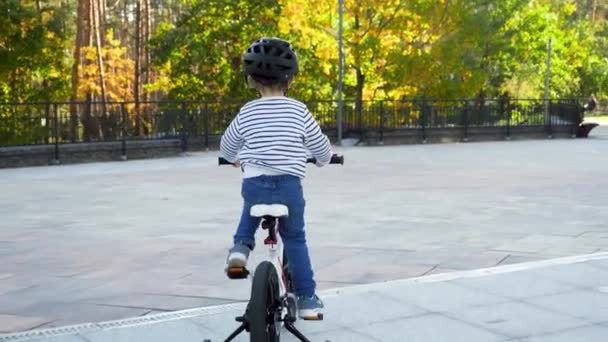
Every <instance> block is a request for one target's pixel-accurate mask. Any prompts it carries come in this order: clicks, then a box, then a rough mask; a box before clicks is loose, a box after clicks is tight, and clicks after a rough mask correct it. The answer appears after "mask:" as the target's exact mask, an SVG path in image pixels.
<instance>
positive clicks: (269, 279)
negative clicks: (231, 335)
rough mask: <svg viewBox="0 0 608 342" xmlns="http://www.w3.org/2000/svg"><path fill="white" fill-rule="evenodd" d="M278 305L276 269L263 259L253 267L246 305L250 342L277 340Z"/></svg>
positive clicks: (275, 341)
mask: <svg viewBox="0 0 608 342" xmlns="http://www.w3.org/2000/svg"><path fill="white" fill-rule="evenodd" d="M280 306H281V305H280V293H279V277H278V276H277V271H276V269H275V268H274V265H273V264H272V263H271V262H269V261H263V262H262V263H260V264H259V265H258V267H257V268H256V269H255V273H254V275H253V285H252V287H251V299H250V300H249V305H248V306H247V320H248V321H249V336H250V338H251V340H250V341H251V342H279V339H280V332H281V323H280V318H281V310H280Z"/></svg>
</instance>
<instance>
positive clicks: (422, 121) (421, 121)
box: [420, 97, 427, 144]
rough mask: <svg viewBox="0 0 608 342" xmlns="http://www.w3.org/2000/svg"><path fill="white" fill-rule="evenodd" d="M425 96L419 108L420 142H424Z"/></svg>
mask: <svg viewBox="0 0 608 342" xmlns="http://www.w3.org/2000/svg"><path fill="white" fill-rule="evenodd" d="M426 107H427V105H426V97H423V98H422V108H421V109H420V126H421V128H422V143H423V144H426V138H427V136H426V119H427V117H426Z"/></svg>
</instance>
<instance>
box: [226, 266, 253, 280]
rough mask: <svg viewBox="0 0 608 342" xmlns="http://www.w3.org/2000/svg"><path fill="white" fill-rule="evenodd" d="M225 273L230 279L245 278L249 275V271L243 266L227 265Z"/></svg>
mask: <svg viewBox="0 0 608 342" xmlns="http://www.w3.org/2000/svg"><path fill="white" fill-rule="evenodd" d="M226 274H227V275H228V278H230V279H245V278H247V277H248V276H249V271H248V270H247V269H246V268H245V267H228V268H227V269H226Z"/></svg>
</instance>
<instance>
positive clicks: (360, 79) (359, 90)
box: [355, 67, 365, 132]
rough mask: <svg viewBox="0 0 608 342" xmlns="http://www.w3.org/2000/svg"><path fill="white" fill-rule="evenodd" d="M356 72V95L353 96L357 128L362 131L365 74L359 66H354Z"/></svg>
mask: <svg viewBox="0 0 608 342" xmlns="http://www.w3.org/2000/svg"><path fill="white" fill-rule="evenodd" d="M355 72H356V73H357V85H356V97H355V113H356V114H357V117H358V118H359V130H360V131H361V132H362V131H363V86H364V85H365V75H364V74H363V73H362V72H361V68H360V67H356V68H355Z"/></svg>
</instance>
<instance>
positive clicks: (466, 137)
mask: <svg viewBox="0 0 608 342" xmlns="http://www.w3.org/2000/svg"><path fill="white" fill-rule="evenodd" d="M462 125H463V128H464V130H463V132H462V134H463V136H462V141H464V142H468V141H469V106H468V105H467V102H466V101H464V106H463V110H462Z"/></svg>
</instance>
